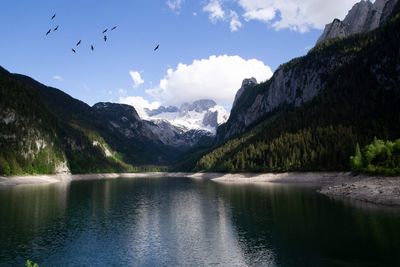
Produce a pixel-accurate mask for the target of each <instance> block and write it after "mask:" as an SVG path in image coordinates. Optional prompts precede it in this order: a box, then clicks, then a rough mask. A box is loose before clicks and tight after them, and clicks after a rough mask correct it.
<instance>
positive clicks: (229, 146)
mask: <svg viewBox="0 0 400 267" xmlns="http://www.w3.org/2000/svg"><path fill="white" fill-rule="evenodd" d="M398 11H399V4H397V6H396V8H395V13H394V15H393V16H392V20H391V21H390V22H389V23H388V24H385V25H383V26H382V27H381V28H379V29H378V30H375V31H373V32H371V33H368V34H361V35H353V36H351V37H348V38H346V39H341V40H331V41H326V42H324V43H322V44H320V45H318V46H317V47H315V48H314V49H313V50H312V51H310V52H309V53H308V54H307V55H306V56H305V57H303V58H299V59H295V60H293V61H291V62H289V63H288V64H285V65H283V66H281V67H280V68H279V70H278V71H277V72H276V73H275V74H274V76H273V77H272V78H271V80H269V81H268V82H266V83H264V84H259V85H255V86H253V87H251V88H248V89H247V90H245V91H244V92H243V93H242V94H241V96H240V98H239V99H238V100H237V103H236V105H235V106H234V107H233V109H232V112H231V117H230V118H229V120H228V122H227V123H226V124H225V125H223V126H222V127H220V128H219V129H218V135H217V136H218V139H217V141H218V142H220V143H221V144H222V145H220V146H219V147H218V148H216V149H214V150H213V151H212V152H210V153H208V154H206V155H205V156H203V157H202V158H201V159H200V160H199V161H198V163H197V167H196V168H197V170H219V171H250V170H251V171H287V170H347V169H349V166H348V161H349V157H350V155H352V154H353V152H354V148H355V145H356V143H359V144H360V145H365V144H367V143H369V142H371V140H372V139H373V138H374V136H376V137H379V138H382V139H396V138H398V137H399V132H400V108H399V105H398V103H400V88H399V82H400V50H399V47H400V33H399V31H398V29H399V28H400V17H399V15H398ZM254 126H255V127H254ZM244 132H246V133H244ZM242 133H244V134H242ZM228 139H230V140H229V141H225V140H228Z"/></svg>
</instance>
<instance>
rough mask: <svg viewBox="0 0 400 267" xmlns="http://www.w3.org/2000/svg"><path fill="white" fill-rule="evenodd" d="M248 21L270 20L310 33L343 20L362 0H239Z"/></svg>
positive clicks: (278, 26)
mask: <svg viewBox="0 0 400 267" xmlns="http://www.w3.org/2000/svg"><path fill="white" fill-rule="evenodd" d="M237 1H238V4H239V5H240V6H241V7H242V8H243V9H244V10H245V13H244V15H243V16H244V17H245V18H246V19H247V20H259V21H263V22H266V23H268V24H270V25H272V27H274V28H275V29H276V30H280V29H291V30H294V31H298V32H306V31H308V30H310V29H312V28H315V29H322V28H323V27H324V26H325V24H327V23H329V22H331V21H332V20H333V19H334V18H339V19H343V18H344V17H345V15H346V14H347V12H348V11H349V10H350V9H351V7H352V6H353V5H354V4H355V3H357V2H359V0H324V1H321V0H237Z"/></svg>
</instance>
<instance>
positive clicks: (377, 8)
mask: <svg viewBox="0 0 400 267" xmlns="http://www.w3.org/2000/svg"><path fill="white" fill-rule="evenodd" d="M397 2H398V0H376V1H375V3H374V4H372V3H371V1H369V0H368V1H365V0H362V1H360V2H358V3H356V4H355V5H354V6H353V7H352V8H351V10H350V11H349V13H348V14H347V16H346V17H345V19H344V20H343V21H341V20H339V19H337V18H336V19H334V20H333V22H332V23H330V24H327V25H326V26H325V30H324V32H323V33H322V35H321V37H320V38H319V39H318V42H317V44H319V43H322V42H324V41H327V40H331V39H336V38H344V37H348V36H350V35H353V34H357V33H364V32H369V31H372V30H374V29H376V28H378V27H379V26H380V25H382V24H383V23H385V22H386V21H387V19H388V18H389V17H390V15H391V13H392V12H393V9H394V7H395V5H396V3H397Z"/></svg>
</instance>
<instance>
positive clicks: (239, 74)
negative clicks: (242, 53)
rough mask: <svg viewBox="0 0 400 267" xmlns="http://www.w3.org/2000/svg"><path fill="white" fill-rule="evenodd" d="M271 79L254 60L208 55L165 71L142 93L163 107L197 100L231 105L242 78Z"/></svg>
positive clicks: (269, 69) (259, 63)
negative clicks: (165, 72)
mask: <svg viewBox="0 0 400 267" xmlns="http://www.w3.org/2000/svg"><path fill="white" fill-rule="evenodd" d="M271 76H272V71H271V68H270V67H269V66H266V65H265V64H264V63H263V62H262V61H259V60H257V59H248V60H246V59H243V58H241V57H239V56H227V55H222V56H210V57H209V58H208V59H201V60H194V61H193V62H192V63H191V64H189V65H186V64H183V63H179V64H178V66H177V67H176V69H172V68H170V69H168V70H167V74H166V75H165V77H164V78H163V79H161V80H160V82H159V84H158V86H157V87H155V88H152V89H149V90H147V91H146V92H147V93H148V94H149V95H150V96H152V97H153V98H154V99H156V100H157V102H159V103H162V104H163V105H179V104H181V103H183V102H192V101H196V100H199V99H213V100H215V101H216V102H218V103H219V104H222V105H231V104H232V102H233V99H234V97H235V94H236V92H237V90H238V89H239V88H240V86H241V84H242V81H243V79H245V78H250V77H254V78H256V79H257V80H258V81H265V80H267V79H269V78H270V77H271Z"/></svg>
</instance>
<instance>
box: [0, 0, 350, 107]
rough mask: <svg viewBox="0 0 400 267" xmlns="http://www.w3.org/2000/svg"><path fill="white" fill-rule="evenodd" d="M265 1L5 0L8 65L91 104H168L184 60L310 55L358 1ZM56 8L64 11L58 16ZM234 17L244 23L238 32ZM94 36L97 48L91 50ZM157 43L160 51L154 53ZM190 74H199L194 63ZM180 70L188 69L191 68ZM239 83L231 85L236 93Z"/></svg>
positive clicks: (1, 18)
mask: <svg viewBox="0 0 400 267" xmlns="http://www.w3.org/2000/svg"><path fill="white" fill-rule="evenodd" d="M252 1H253V2H252ZM285 1H288V2H290V1H292V2H293V3H291V4H293V5H294V6H293V8H292V9H293V10H296V14H297V15H296V17H294V16H293V17H291V14H292V13H291V11H290V9H288V10H286V9H284V7H281V6H279V5H280V4H281V3H282V2H285ZM257 2H258V3H259V2H260V0H258V1H256V0H199V1H192V0H186V1H185V0H146V1H139V0H129V1H128V0H119V1H118V0H115V1H111V0H105V1H99V0H68V1H67V0H64V1H61V0H51V1H50V0H46V1H31V0H2V1H1V4H0V23H1V25H2V27H1V28H0V35H1V37H2V44H1V49H0V58H1V61H0V65H1V66H3V67H5V68H6V69H8V70H9V71H11V72H16V73H21V74H26V75H28V76H31V77H33V78H34V79H36V80H38V81H40V82H42V83H44V84H46V85H49V86H53V87H56V88H59V89H61V90H63V91H65V92H67V93H68V94H70V95H72V96H73V97H75V98H78V99H80V100H83V101H85V102H86V103H88V104H90V105H92V104H94V103H96V102H99V101H110V100H112V101H115V102H123V101H122V100H121V99H123V98H126V97H128V96H140V97H143V98H144V99H145V100H146V101H158V103H162V104H168V102H171V101H172V100H171V98H169V100H166V98H163V96H162V95H161V94H162V93H163V92H162V90H161V91H160V92H158V95H157V94H154V88H158V87H160V80H162V79H163V78H166V76H167V70H168V69H169V68H170V69H171V70H170V71H171V72H172V73H173V72H174V71H175V70H177V66H178V64H180V63H182V64H186V66H189V67H190V66H191V65H192V63H193V61H194V60H202V59H203V60H206V61H204V62H203V63H204V64H203V65H202V66H203V67H201V68H203V69H204V68H207V66H209V65H207V63H210V62H209V61H208V59H210V56H217V57H218V56H222V55H227V56H228V58H229V57H230V56H239V57H240V58H241V59H243V60H244V61H247V60H249V59H257V60H258V61H261V62H263V64H265V65H266V66H269V67H270V68H271V69H272V70H275V69H276V68H277V67H278V66H279V65H280V64H282V63H284V62H286V61H288V60H290V59H292V58H294V57H297V56H301V55H304V54H305V53H306V52H307V50H308V49H309V48H310V47H312V46H313V45H314V44H315V42H316V40H317V38H318V37H319V35H320V34H321V32H322V28H323V25H324V24H325V23H329V22H330V21H331V20H332V19H333V18H334V17H339V18H343V17H344V15H345V14H346V13H347V10H348V9H349V7H351V5H352V4H354V2H356V1H353V0H335V1H325V0H324V1H322V0H304V1H298V0H283V1H282V0H281V1H278V0H275V1H274V0H265V2H262V1H261V2H262V4H261V6H260V4H258V5H259V6H257ZM295 2H298V4H297V5H298V6H299V7H297V6H295V5H296V3H295ZM308 2H310V3H308ZM315 3H317V4H320V3H326V5H328V8H325V9H324V12H326V14H322V15H321V14H320V13H321V12H320V9H317V8H316V10H315V11H312V10H311V9H310V8H309V7H307V5H309V6H310V7H314V6H316V4H315ZM329 3H330V4H329ZM329 5H332V6H337V5H342V6H341V7H340V8H329ZM303 6H304V7H305V9H304V10H305V11H304V12H303V13H304V14H302V13H301V12H302V11H301V8H302V7H303ZM216 7H217V9H215V8H216ZM218 8H220V9H218ZM271 10H272V12H273V13H272V14H271V12H270V11H271ZM310 10H311V11H310ZM221 11H222V12H223V13H221ZM345 11H346V12H345ZM213 12H214V13H213ZM218 12H220V13H218ZM312 12H314V13H315V14H314V13H312ZM53 13H56V14H57V16H56V18H55V19H54V20H53V21H52V20H50V18H51V16H52V15H53ZM235 16H236V17H235ZM308 18H310V19H309V21H308ZM233 19H236V20H237V21H238V22H239V26H238V24H236V26H237V27H236V29H234V30H232V27H231V23H232V22H233ZM57 25H59V30H58V31H57V32H52V33H51V34H50V35H49V36H47V37H46V36H45V33H46V32H47V30H48V29H50V28H54V27H55V26H57ZM115 25H118V28H117V30H116V31H113V32H111V33H109V34H108V35H107V36H108V38H109V39H108V41H107V42H106V43H105V42H104V41H103V40H102V38H103V35H102V33H101V32H102V31H103V30H104V29H105V28H110V27H112V26H115ZM79 40H82V44H81V46H79V47H78V48H77V54H73V53H72V52H71V48H73V47H75V44H76V43H77V42H78V41H79ZM91 44H93V45H94V47H95V51H94V52H92V51H90V49H89V48H90V45H91ZM156 44H160V49H159V50H158V51H156V52H154V51H153V48H154V46H155V45H156ZM227 64H228V65H229V64H230V63H229V62H228V63H227ZM221 66H222V68H223V67H224V65H221ZM130 71H136V72H139V73H140V76H141V79H142V80H143V81H144V82H143V84H138V85H137V86H134V85H135V84H134V81H133V80H132V78H131V76H130V75H129V72H130ZM203 72H204V70H203ZM191 73H192V75H195V76H196V73H195V71H194V70H192V71H191ZM193 73H194V74H193ZM235 73H236V72H235V71H232V74H233V75H235ZM238 73H239V72H238ZM181 74H182V75H183V76H185V75H187V73H186V74H185V72H184V71H183V72H181ZM204 75H206V74H204ZM246 75H247V73H246ZM176 76H178V74H176ZM211 76H212V75H208V76H206V77H207V78H206V79H205V78H204V77H202V76H199V77H198V78H199V79H198V80H199V81H197V82H202V80H208V78H209V79H210V81H213V79H214V77H211ZM236 76H240V75H239V74H238V75H236ZM196 77H197V76H196ZM217 78H218V77H217ZM242 78H246V77H240V79H242ZM177 79H178V78H177ZM225 79H229V77H225ZM165 80H166V82H169V84H168V88H171V87H173V86H174V84H176V83H178V82H176V81H175V80H174V81H169V78H168V77H167V78H166V79H165ZM209 86H211V85H209ZM235 86H236V84H235ZM189 87H191V88H194V89H196V90H199V88H201V86H200V87H199V86H197V85H193V86H189ZM191 88H184V89H185V90H186V91H182V90H183V89H179V88H178V89H179V90H178V89H177V90H176V91H172V92H177V94H180V95H182V94H184V93H183V92H186V93H187V95H188V101H190V100H193V99H191V98H190V94H191V93H190V92H191V90H192V89H191ZM149 89H153V93H152V94H149V92H146V91H147V90H149ZM164 89H165V88H164ZM194 89H193V90H194ZM237 89H238V88H232V89H231V90H232V92H233V93H234V92H235V91H236V90H237ZM168 90H169V89H168ZM204 90H205V91H206V90H211V91H213V90H214V91H218V90H219V88H215V89H213V88H211V89H210V88H208V89H204ZM205 96H206V97H207V96H209V95H207V94H206V95H205ZM196 97H197V95H196ZM181 98H182V97H181ZM181 98H179V99H181ZM230 98H231V97H230ZM230 98H226V99H225V98H223V97H222V98H221V102H223V103H221V104H223V105H225V106H229V101H230ZM182 99H183V100H184V98H182ZM225 100H226V101H225ZM228 100H229V101H228ZM164 102H165V103H164ZM172 102H173V101H172ZM172 102H171V103H172ZM174 104H178V103H174Z"/></svg>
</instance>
